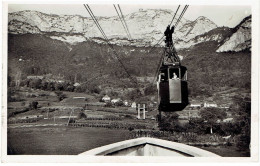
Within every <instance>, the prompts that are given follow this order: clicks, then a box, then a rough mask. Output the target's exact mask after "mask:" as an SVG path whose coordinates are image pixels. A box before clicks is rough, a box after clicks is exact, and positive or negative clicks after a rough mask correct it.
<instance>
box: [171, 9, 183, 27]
mask: <svg viewBox="0 0 260 166" xmlns="http://www.w3.org/2000/svg"><path fill="white" fill-rule="evenodd" d="M180 6H181V5H179V6H178V8H177V10H176V12H175V14H174V16H173V18H172V21H171V23H170V26H171V24H172V22H173V20H174V18H175V16H176V14H177V12H178V10H179V8H180Z"/></svg>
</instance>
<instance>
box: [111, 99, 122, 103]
mask: <svg viewBox="0 0 260 166" xmlns="http://www.w3.org/2000/svg"><path fill="white" fill-rule="evenodd" d="M120 101H122V100H121V99H120V98H117V99H113V100H111V103H112V104H115V103H118V102H120Z"/></svg>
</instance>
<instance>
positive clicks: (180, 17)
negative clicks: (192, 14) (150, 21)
mask: <svg viewBox="0 0 260 166" xmlns="http://www.w3.org/2000/svg"><path fill="white" fill-rule="evenodd" d="M188 7H189V5H185V7H184V8H183V10H182V12H181V15H180V16H179V19H178V20H177V22H176V23H175V25H174V27H177V25H178V24H179V22H180V20H181V19H182V17H183V15H184V13H185V12H186V10H187V9H188Z"/></svg>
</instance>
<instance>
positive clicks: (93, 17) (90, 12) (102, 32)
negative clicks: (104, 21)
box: [83, 4, 108, 40]
mask: <svg viewBox="0 0 260 166" xmlns="http://www.w3.org/2000/svg"><path fill="white" fill-rule="evenodd" d="M83 5H84V7H85V8H86V10H87V11H88V13H89V15H90V16H91V18H92V19H93V21H94V23H95V24H96V26H97V28H98V29H99V31H100V32H101V34H102V35H103V37H104V38H105V39H106V40H108V38H107V36H106V34H105V32H104V31H103V30H102V28H101V26H100V25H99V23H98V21H97V20H96V18H95V16H94V14H93V12H92V10H91V9H90V7H89V6H88V5H85V4H83Z"/></svg>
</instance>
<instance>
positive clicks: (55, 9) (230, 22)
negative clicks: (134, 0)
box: [8, 4, 251, 27]
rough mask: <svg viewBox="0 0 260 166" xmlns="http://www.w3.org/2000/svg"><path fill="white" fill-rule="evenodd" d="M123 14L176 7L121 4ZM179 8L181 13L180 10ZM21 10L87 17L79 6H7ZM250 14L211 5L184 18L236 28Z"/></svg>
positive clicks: (110, 10) (100, 11) (98, 10)
mask: <svg viewBox="0 0 260 166" xmlns="http://www.w3.org/2000/svg"><path fill="white" fill-rule="evenodd" d="M90 7H91V9H92V11H93V13H94V14H95V16H114V15H116V11H115V9H114V7H113V5H112V4H106V5H105V4H104V5H97V4H90ZM120 7H121V9H122V12H123V14H124V15H125V14H129V13H132V12H136V11H138V10H139V9H140V8H142V9H170V10H172V11H176V9H177V6H175V5H149V4H145V5H133V4H131V5H129V4H127V5H126V4H121V5H120ZM183 7H184V5H182V6H181V8H180V9H181V10H179V13H181V11H182V8H183ZM22 10H36V11H40V12H43V13H48V14H67V15H74V14H78V15H81V16H85V17H89V14H88V12H87V11H86V9H85V8H84V6H83V5H81V4H73V5H72V4H44V5H42V4H41V5H39V4H34V5H32V4H9V5H8V12H16V11H22ZM250 14H251V7H250V6H241V5H240V6H234V5H232V6H227V5H222V6H220V5H218V6H217V5H214V6H213V5H211V6H202V5H200V6H198V5H197V6H194V5H190V6H189V8H188V10H187V11H186V13H185V15H184V18H186V19H189V20H195V19H196V18H198V17H199V16H205V17H207V18H209V19H210V20H212V21H213V22H215V23H216V24H217V25H218V26H228V27H234V26H236V25H237V24H238V23H239V22H240V21H241V20H242V19H243V18H245V17H246V16H248V15H250Z"/></svg>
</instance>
